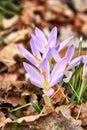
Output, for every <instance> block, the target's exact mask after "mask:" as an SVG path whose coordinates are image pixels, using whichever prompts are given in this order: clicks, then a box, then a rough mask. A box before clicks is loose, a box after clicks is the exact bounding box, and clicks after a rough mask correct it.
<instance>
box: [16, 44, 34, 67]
mask: <svg viewBox="0 0 87 130" xmlns="http://www.w3.org/2000/svg"><path fill="white" fill-rule="evenodd" d="M17 49H18V50H19V51H20V52H21V54H22V55H23V56H24V57H25V58H26V59H27V60H28V61H30V62H31V63H32V64H33V65H35V64H36V62H35V60H34V57H33V55H32V54H31V53H30V52H29V51H27V50H26V49H25V48H23V47H21V46H19V45H17Z"/></svg>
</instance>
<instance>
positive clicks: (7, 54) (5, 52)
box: [0, 43, 20, 67]
mask: <svg viewBox="0 0 87 130" xmlns="http://www.w3.org/2000/svg"><path fill="white" fill-rule="evenodd" d="M16 55H20V53H19V51H18V49H17V47H16V44H13V43H12V44H9V45H7V46H6V47H4V48H3V49H2V50H1V51H0V62H2V63H4V64H5V65H6V66H8V67H10V66H12V65H14V64H15V63H16V61H15V60H14V57H15V56H16Z"/></svg>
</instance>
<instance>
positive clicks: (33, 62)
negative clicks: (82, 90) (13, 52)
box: [17, 27, 87, 96]
mask: <svg viewBox="0 0 87 130" xmlns="http://www.w3.org/2000/svg"><path fill="white" fill-rule="evenodd" d="M72 38H73V36H70V37H69V38H67V39H65V40H64V41H63V42H61V43H60V44H58V43H57V28H56V27H54V28H53V29H52V30H51V32H50V35H49V38H48V39H47V38H46V37H45V35H44V33H43V32H42V31H41V30H40V29H39V28H35V33H34V34H31V39H30V47H31V52H29V51H28V50H26V49H25V48H23V47H21V46H19V45H18V46H17V48H18V50H19V51H20V52H21V53H22V55H23V56H24V57H25V58H26V59H27V60H28V61H29V62H30V63H26V62H24V63H23V65H24V68H25V70H26V71H27V73H28V74H29V80H30V82H31V83H32V84H33V85H35V86H37V87H39V88H42V91H43V92H44V93H45V94H46V95H47V96H51V95H52V94H53V93H54V89H53V86H55V85H56V84H57V83H59V82H61V81H62V80H63V82H65V83H67V82H69V80H70V79H71V77H72V74H73V71H72V69H73V68H74V67H76V66H78V65H79V64H80V63H81V62H82V61H84V62H85V64H84V67H83V68H84V69H83V77H85V76H86V77H87V56H85V55H84V56H79V57H77V58H74V59H72V57H73V54H74V51H75V47H74V45H73V44H72V45H71V46H70V47H69V48H68V49H67V51H66V54H65V56H64V57H61V56H60V54H59V52H60V51H61V50H62V49H63V48H64V47H65V46H66V45H67V44H68V43H69V42H70V41H71V40H72ZM52 58H54V60H55V64H53V66H52V60H51V59H52ZM85 69H86V72H85Z"/></svg>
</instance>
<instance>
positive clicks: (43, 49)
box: [31, 34, 45, 53]
mask: <svg viewBox="0 0 87 130" xmlns="http://www.w3.org/2000/svg"><path fill="white" fill-rule="evenodd" d="M31 37H32V39H33V41H34V43H35V44H36V46H37V48H38V50H39V51H40V52H41V53H43V52H44V51H45V48H43V46H44V45H43V43H42V42H41V41H40V40H39V39H37V37H36V36H35V35H34V34H31Z"/></svg>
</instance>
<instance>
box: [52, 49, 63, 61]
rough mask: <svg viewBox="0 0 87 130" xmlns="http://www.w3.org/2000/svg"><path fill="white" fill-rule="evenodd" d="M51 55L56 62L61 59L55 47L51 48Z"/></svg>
mask: <svg viewBox="0 0 87 130" xmlns="http://www.w3.org/2000/svg"><path fill="white" fill-rule="evenodd" d="M51 55H52V56H53V58H54V59H55V61H56V62H58V61H59V60H60V59H61V57H60V55H59V53H58V52H57V51H56V49H55V48H52V49H51Z"/></svg>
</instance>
